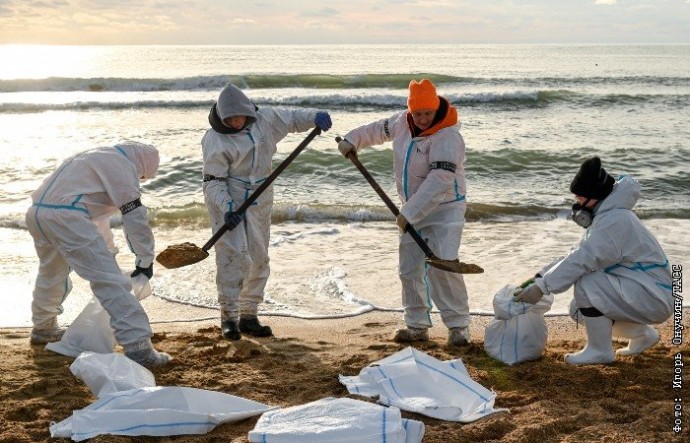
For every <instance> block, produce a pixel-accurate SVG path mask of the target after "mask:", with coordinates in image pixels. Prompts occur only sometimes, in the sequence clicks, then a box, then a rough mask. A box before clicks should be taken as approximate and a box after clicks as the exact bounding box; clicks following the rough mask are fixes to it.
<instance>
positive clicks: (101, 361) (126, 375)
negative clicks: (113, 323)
mask: <svg viewBox="0 0 690 443" xmlns="http://www.w3.org/2000/svg"><path fill="white" fill-rule="evenodd" d="M69 369H70V370H71V371H72V374H74V376H75V377H77V378H78V379H80V380H82V381H83V382H84V383H86V386H88V387H89V389H90V390H91V392H92V393H93V395H95V396H96V397H98V398H101V397H103V396H104V395H107V394H111V393H113V392H118V391H128V390H130V389H137V388H150V387H153V386H156V379H155V377H154V376H153V374H152V373H151V371H149V370H148V369H146V368H145V367H143V366H142V365H140V364H139V363H137V362H135V361H133V360H130V359H129V358H127V357H125V356H124V355H122V354H117V353H111V354H97V353H93V352H82V353H81V354H80V355H79V356H78V357H77V358H76V360H74V362H73V363H72V364H71V365H70V367H69Z"/></svg>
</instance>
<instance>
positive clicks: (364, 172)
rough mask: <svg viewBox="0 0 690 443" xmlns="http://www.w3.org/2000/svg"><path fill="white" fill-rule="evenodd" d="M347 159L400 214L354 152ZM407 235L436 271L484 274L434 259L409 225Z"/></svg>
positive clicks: (472, 266)
mask: <svg viewBox="0 0 690 443" xmlns="http://www.w3.org/2000/svg"><path fill="white" fill-rule="evenodd" d="M341 140H342V139H341V138H340V137H336V139H335V141H337V142H340V141H341ZM347 158H349V159H350V161H351V162H352V163H354V165H355V166H356V167H357V169H359V172H361V173H362V175H363V176H364V178H365V179H367V181H368V182H369V184H370V185H371V187H372V188H374V191H376V193H377V194H378V195H379V197H381V199H382V200H383V202H384V203H385V204H386V206H388V209H390V211H391V212H392V213H393V215H395V216H396V217H397V216H398V214H400V211H399V210H398V208H397V207H396V206H395V204H394V203H393V202H392V201H391V199H390V198H388V195H386V193H385V192H383V189H381V187H380V186H379V184H378V183H376V180H374V177H372V176H371V174H369V171H367V169H366V168H365V167H364V165H363V164H362V163H361V162H360V161H359V159H358V158H357V154H355V153H354V152H350V153H348V155H347ZM407 233H408V234H410V236H411V237H412V239H413V240H414V241H415V242H416V243H417V244H418V245H419V247H420V248H422V251H424V255H426V262H427V263H429V265H430V266H433V267H435V268H438V269H443V270H444V271H448V272H455V273H456V274H481V273H483V272H484V269H482V268H481V267H480V266H478V265H475V264H473V263H463V262H461V261H459V260H458V259H455V260H444V259H441V258H438V257H436V254H434V252H433V251H432V250H431V248H429V245H427V244H426V242H425V241H424V239H422V237H421V236H420V235H419V233H418V232H417V230H416V229H415V228H414V226H412V224H411V223H408V224H407Z"/></svg>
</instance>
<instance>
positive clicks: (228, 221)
mask: <svg viewBox="0 0 690 443" xmlns="http://www.w3.org/2000/svg"><path fill="white" fill-rule="evenodd" d="M241 221H242V215H240V214H238V213H236V212H230V211H228V212H226V213H225V225H226V226H227V227H228V230H229V231H232V230H233V229H235V228H236V227H237V225H239V224H240V222H241Z"/></svg>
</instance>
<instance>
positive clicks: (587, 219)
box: [570, 198, 594, 229]
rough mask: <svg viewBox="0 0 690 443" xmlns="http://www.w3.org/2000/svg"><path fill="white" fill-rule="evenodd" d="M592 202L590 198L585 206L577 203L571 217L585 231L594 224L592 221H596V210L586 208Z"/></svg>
mask: <svg viewBox="0 0 690 443" xmlns="http://www.w3.org/2000/svg"><path fill="white" fill-rule="evenodd" d="M590 200H591V198H588V199H587V200H585V202H584V203H583V204H579V203H575V204H574V205H573V212H572V214H571V215H570V218H572V219H573V221H574V222H575V223H577V224H578V225H579V226H582V227H583V228H585V229H586V228H589V226H590V225H591V224H592V220H594V209H592V208H587V207H586V206H587V203H589V201H590Z"/></svg>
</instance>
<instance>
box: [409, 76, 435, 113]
mask: <svg viewBox="0 0 690 443" xmlns="http://www.w3.org/2000/svg"><path fill="white" fill-rule="evenodd" d="M440 103H441V100H440V99H439V98H438V94H436V86H434V84H433V83H431V80H428V79H426V78H425V79H423V80H422V81H420V82H417V81H415V80H412V81H411V82H410V96H409V97H408V98H407V109H409V110H410V112H413V111H416V110H418V109H438V106H439V105H440Z"/></svg>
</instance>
